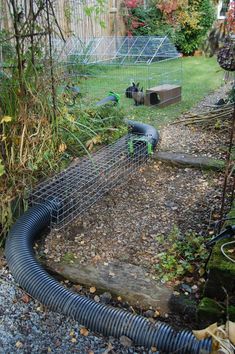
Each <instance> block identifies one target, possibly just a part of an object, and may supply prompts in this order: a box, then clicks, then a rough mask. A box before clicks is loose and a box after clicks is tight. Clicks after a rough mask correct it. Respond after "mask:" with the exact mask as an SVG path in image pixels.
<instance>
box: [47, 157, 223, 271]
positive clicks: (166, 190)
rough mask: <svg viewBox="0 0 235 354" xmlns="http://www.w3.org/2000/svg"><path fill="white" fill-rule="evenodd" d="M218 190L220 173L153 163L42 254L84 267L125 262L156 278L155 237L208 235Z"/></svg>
mask: <svg viewBox="0 0 235 354" xmlns="http://www.w3.org/2000/svg"><path fill="white" fill-rule="evenodd" d="M220 184H221V180H220V175H219V174H218V173H214V172H207V173H206V172H202V171H199V170H193V169H188V168H186V169H178V168H174V167H169V166H166V165H164V164H161V163H159V162H151V163H150V164H149V165H148V166H146V167H145V168H142V169H141V170H140V171H139V173H138V174H136V175H135V176H134V177H133V178H132V179H131V180H130V181H129V182H128V183H127V184H126V185H125V186H124V187H119V188H116V189H115V190H113V191H112V192H111V193H110V194H109V195H106V196H105V198H103V199H102V200H101V201H99V202H98V203H97V204H96V205H94V206H93V207H92V208H91V209H90V210H89V211H88V212H86V213H85V214H83V215H82V216H81V217H79V218H78V219H77V220H75V221H74V222H73V223H72V225H70V226H69V227H68V228H67V229H66V230H63V231H57V232H56V231H53V232H51V233H50V234H49V235H48V237H47V239H46V242H45V248H44V252H45V253H46V254H47V257H48V258H50V259H53V260H54V261H57V262H59V261H61V260H63V259H65V260H66V257H67V260H68V259H70V258H71V260H72V259H73V258H75V259H77V260H79V261H80V262H81V263H83V264H86V263H97V262H109V261H113V260H118V261H121V262H128V263H131V264H135V265H141V266H143V267H145V268H146V269H148V270H149V272H151V273H152V274H153V275H155V276H156V277H157V275H156V274H155V273H156V272H155V261H156V255H157V253H159V252H161V251H163V249H162V245H161V244H159V243H158V241H157V239H156V236H157V235H159V234H163V235H164V236H165V237H167V235H168V234H169V232H170V231H171V230H172V228H173V226H177V227H178V228H179V230H180V231H181V232H182V233H184V232H186V231H187V230H194V231H195V232H197V233H199V234H206V231H207V228H208V221H209V220H210V218H211V215H213V214H214V213H216V210H217V209H218V204H219V201H220V188H218V186H219V185H220ZM69 257H70V258H69Z"/></svg>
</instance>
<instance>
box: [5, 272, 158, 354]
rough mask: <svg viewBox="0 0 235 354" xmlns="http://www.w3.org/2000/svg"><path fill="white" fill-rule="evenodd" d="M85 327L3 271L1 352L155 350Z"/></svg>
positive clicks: (83, 353) (110, 353)
mask: <svg viewBox="0 0 235 354" xmlns="http://www.w3.org/2000/svg"><path fill="white" fill-rule="evenodd" d="M81 329H83V327H81V326H79V325H78V323H77V322H75V321H73V320H71V319H69V318H66V317H65V316H63V315H60V314H58V313H54V312H52V311H49V310H47V309H46V308H45V307H44V306H42V305H41V304H40V303H39V302H38V301H36V300H34V299H32V298H31V297H29V296H28V295H27V294H26V293H25V292H24V291H22V290H21V289H20V288H18V287H17V285H16V284H15V283H14V280H13V278H12V276H11V275H10V274H9V272H8V271H7V269H6V268H5V267H3V268H2V270H1V271H0V353H1V354H13V353H19V354H20V353H24V354H26V353H27V354H31V353H35V354H36V353H37V354H39V353H40V354H44V353H81V354H101V353H102V354H116V353H117V354H118V353H123V354H134V353H136V354H137V353H138V354H139V353H142V354H144V353H146V354H147V353H152V351H150V350H149V351H148V350H144V348H136V347H126V346H123V345H122V344H120V342H119V341H118V340H115V339H114V338H104V337H102V336H98V335H95V334H94V333H89V332H86V331H85V332H84V333H85V335H81V334H80V331H81Z"/></svg>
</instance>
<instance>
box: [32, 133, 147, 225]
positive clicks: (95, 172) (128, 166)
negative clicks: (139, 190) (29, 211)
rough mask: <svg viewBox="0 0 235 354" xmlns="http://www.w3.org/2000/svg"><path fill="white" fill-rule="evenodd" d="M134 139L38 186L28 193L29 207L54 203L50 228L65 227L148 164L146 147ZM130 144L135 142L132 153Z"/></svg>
mask: <svg viewBox="0 0 235 354" xmlns="http://www.w3.org/2000/svg"><path fill="white" fill-rule="evenodd" d="M136 137H137V138H139V137H138V136H137V135H133V134H128V135H126V136H124V137H123V138H121V139H119V140H118V141H117V142H116V143H114V144H110V145H108V146H107V147H104V148H102V149H101V150H99V151H98V152H96V153H95V154H94V155H92V156H90V157H86V158H83V159H82V160H81V161H80V162H78V163H77V164H76V165H73V166H71V167H69V168H68V169H67V170H65V171H63V172H62V173H60V174H58V175H56V176H55V177H54V178H52V179H51V180H49V181H45V182H43V183H41V184H40V185H39V186H38V187H37V188H36V189H35V190H34V191H33V192H32V193H31V195H30V204H31V205H35V204H40V203H42V202H44V201H45V200H50V201H53V202H54V203H55V204H56V205H57V207H55V208H54V210H53V211H52V213H51V227H53V228H56V229H61V228H63V227H65V226H66V225H67V224H68V223H70V222H71V221H72V220H73V219H74V218H76V217H77V216H78V215H80V214H81V213H83V212H84V211H85V210H87V209H88V208H89V207H90V206H91V205H93V204H94V203H96V202H97V200H99V199H100V198H101V197H102V196H104V194H106V193H107V192H108V191H110V190H111V189H112V188H114V187H115V186H117V185H120V184H122V183H124V182H125V181H126V180H127V178H128V176H129V175H132V174H133V173H135V172H136V171H137V170H138V168H139V167H140V166H141V165H142V164H144V163H145V162H146V161H147V159H148V153H147V145H146V143H145V142H144V141H142V140H141V139H139V140H138V139H137V140H136ZM130 141H136V143H135V144H134V145H133V147H134V150H132V151H131V150H130V149H129V147H128V146H129V143H130Z"/></svg>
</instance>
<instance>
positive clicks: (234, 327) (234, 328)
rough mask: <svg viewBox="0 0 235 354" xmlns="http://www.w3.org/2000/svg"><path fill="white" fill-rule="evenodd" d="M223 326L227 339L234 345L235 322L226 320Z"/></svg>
mask: <svg viewBox="0 0 235 354" xmlns="http://www.w3.org/2000/svg"><path fill="white" fill-rule="evenodd" d="M225 328H226V331H227V333H228V338H229V340H230V341H231V342H232V343H233V345H235V322H232V321H227V322H226V326H225Z"/></svg>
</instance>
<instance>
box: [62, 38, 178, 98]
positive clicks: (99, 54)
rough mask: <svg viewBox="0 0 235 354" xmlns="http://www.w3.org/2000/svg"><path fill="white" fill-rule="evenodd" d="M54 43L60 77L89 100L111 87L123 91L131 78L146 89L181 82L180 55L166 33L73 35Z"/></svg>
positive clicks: (112, 89)
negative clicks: (161, 34)
mask: <svg viewBox="0 0 235 354" xmlns="http://www.w3.org/2000/svg"><path fill="white" fill-rule="evenodd" d="M55 43H56V45H55V47H56V48H55V53H56V51H57V52H59V53H60V54H59V56H58V57H59V60H58V66H59V67H60V71H61V77H63V79H64V80H65V81H66V82H69V83H74V84H76V85H77V84H78V85H79V86H80V87H81V92H82V93H83V94H84V95H85V96H86V97H85V98H87V101H88V102H89V101H90V102H93V100H97V99H101V98H103V97H105V95H107V93H108V92H110V91H113V92H115V93H117V94H119V95H123V94H125V90H126V89H127V87H128V86H130V85H132V82H135V83H138V82H139V87H140V88H142V87H143V91H146V92H147V90H148V89H151V88H153V87H158V86H161V85H165V84H168V85H175V86H180V85H181V83H182V60H181V56H180V54H179V53H178V52H177V50H176V48H175V46H174V45H173V44H172V43H171V42H170V40H169V39H168V38H167V37H166V36H162V37H161V36H137V37H131V38H129V37H95V38H94V37H93V38H91V39H89V40H86V41H82V40H81V39H79V38H72V39H69V40H68V41H67V43H66V44H62V43H61V46H60V45H59V44H58V41H57V42H55ZM58 48H59V49H58ZM171 95H173V92H171ZM174 98H175V97H174Z"/></svg>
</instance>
